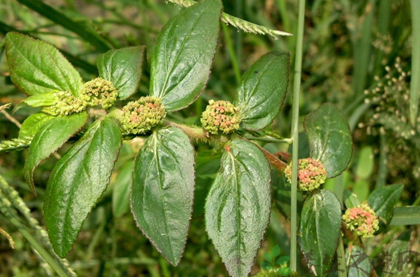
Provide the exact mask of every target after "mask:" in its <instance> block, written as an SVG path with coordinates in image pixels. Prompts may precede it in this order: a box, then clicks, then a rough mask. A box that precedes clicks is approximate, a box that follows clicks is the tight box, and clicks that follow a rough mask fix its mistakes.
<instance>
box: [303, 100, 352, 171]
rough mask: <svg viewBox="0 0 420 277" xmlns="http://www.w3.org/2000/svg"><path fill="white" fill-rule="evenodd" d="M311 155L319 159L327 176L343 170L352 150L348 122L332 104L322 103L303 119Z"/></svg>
mask: <svg viewBox="0 0 420 277" xmlns="http://www.w3.org/2000/svg"><path fill="white" fill-rule="evenodd" d="M304 126H305V130H306V134H307V136H308V141H309V145H310V147H311V157H312V158H313V159H316V160H319V161H320V162H322V164H323V165H324V167H325V169H326V170H327V175H328V178H332V177H335V176H337V175H339V174H340V173H341V172H343V171H344V170H345V169H346V168H347V166H348V164H349V162H350V160H351V155H352V152H353V145H352V140H351V134H350V129H349V124H348V123H347V120H346V119H344V117H343V116H342V115H341V113H340V112H339V111H338V110H337V108H336V107H334V105H332V104H329V103H327V104H324V105H322V106H321V107H319V108H318V109H317V110H315V111H313V112H312V113H310V114H308V115H307V116H306V118H305V121H304Z"/></svg>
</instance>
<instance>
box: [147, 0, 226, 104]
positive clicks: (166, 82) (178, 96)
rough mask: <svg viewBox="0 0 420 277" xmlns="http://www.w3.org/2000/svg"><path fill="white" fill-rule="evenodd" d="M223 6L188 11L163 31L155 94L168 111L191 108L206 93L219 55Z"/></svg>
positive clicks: (214, 0)
mask: <svg viewBox="0 0 420 277" xmlns="http://www.w3.org/2000/svg"><path fill="white" fill-rule="evenodd" d="M221 11H222V3H221V2H220V0H204V1H202V2H200V3H197V4H194V5H193V6H191V7H189V8H186V9H185V10H183V11H181V12H180V13H179V14H178V15H177V16H176V17H174V18H173V19H171V20H170V21H169V22H168V23H167V24H166V25H165V27H164V28H163V29H162V31H161V32H160V35H159V37H158V40H157V43H156V46H155V49H154V53H153V57H152V62H151V63H152V64H151V84H150V90H151V92H150V93H151V95H153V96H156V97H160V98H163V104H164V106H165V108H166V110H168V111H174V110H179V109H181V108H184V107H186V106H188V105H190V104H191V103H192V102H193V101H194V100H195V99H196V98H197V97H198V96H199V95H200V93H201V92H202V91H203V90H204V87H205V85H206V83H207V80H208V78H209V74H210V67H211V64H212V61H213V57H214V54H215V52H216V45H217V39H218V37H219V29H220V15H221Z"/></svg>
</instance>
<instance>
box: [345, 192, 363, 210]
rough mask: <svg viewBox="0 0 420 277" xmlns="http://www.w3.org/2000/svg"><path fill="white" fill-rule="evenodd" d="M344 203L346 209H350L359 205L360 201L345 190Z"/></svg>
mask: <svg viewBox="0 0 420 277" xmlns="http://www.w3.org/2000/svg"><path fill="white" fill-rule="evenodd" d="M344 203H345V204H346V207H347V209H351V208H354V207H357V206H359V205H360V201H359V198H357V195H356V194H354V193H352V192H351V191H349V190H347V189H346V190H345V191H344Z"/></svg>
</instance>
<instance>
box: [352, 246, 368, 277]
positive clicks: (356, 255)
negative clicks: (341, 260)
mask: <svg viewBox="0 0 420 277" xmlns="http://www.w3.org/2000/svg"><path fill="white" fill-rule="evenodd" d="M346 261H347V264H346V266H347V268H348V269H349V271H348V274H349V276H352V277H353V276H354V277H369V276H370V272H371V270H372V267H371V265H370V261H369V257H368V255H367V254H366V253H365V251H364V250H363V248H361V247H359V246H356V245H354V246H353V247H352V248H351V249H350V248H349V249H347V252H346Z"/></svg>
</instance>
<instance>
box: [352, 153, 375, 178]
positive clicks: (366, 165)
mask: <svg viewBox="0 0 420 277" xmlns="http://www.w3.org/2000/svg"><path fill="white" fill-rule="evenodd" d="M373 166H374V163H373V149H372V147H370V146H365V147H363V148H362V150H361V151H360V154H359V159H358V161H357V168H356V175H357V177H359V178H362V179H366V178H368V177H369V176H370V175H372V171H373Z"/></svg>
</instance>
